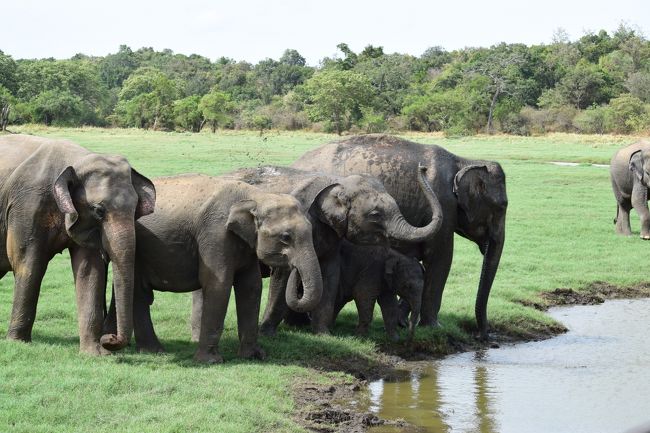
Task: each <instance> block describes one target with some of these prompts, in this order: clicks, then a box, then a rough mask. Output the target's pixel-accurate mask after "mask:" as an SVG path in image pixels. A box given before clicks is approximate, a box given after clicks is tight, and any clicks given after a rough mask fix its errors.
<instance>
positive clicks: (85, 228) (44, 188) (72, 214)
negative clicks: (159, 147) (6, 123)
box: [0, 135, 156, 355]
mask: <svg viewBox="0 0 650 433" xmlns="http://www.w3.org/2000/svg"><path fill="white" fill-rule="evenodd" d="M0 155H2V159H1V160H0V278H2V276H4V275H5V274H6V273H8V272H10V271H13V274H14V277H15V285H14V300H13V308H12V311H11V321H10V324H9V330H8V333H7V338H8V339H12V340H22V341H26V342H28V341H31V334H32V327H33V325H34V319H35V317H36V307H37V303H38V296H39V292H40V287H41V282H42V280H43V276H44V274H45V270H46V268H47V265H48V262H49V261H50V260H51V259H52V257H54V255H55V254H57V253H60V252H61V251H63V250H64V249H66V248H67V249H68V250H69V252H70V258H71V262H72V270H73V273H74V281H75V289H76V298H77V315H78V323H79V343H80V345H79V347H80V352H82V353H88V354H94V355H100V354H108V353H110V352H111V351H116V350H119V349H121V348H123V347H125V346H126V345H127V344H128V343H129V339H130V337H131V333H132V332H133V320H132V317H133V312H132V310H133V267H134V259H135V221H136V220H137V219H138V218H140V217H143V216H145V215H148V214H150V213H152V212H153V210H154V207H155V203H156V190H155V188H154V186H153V184H152V183H151V181H150V180H149V179H147V178H146V177H144V176H142V175H141V174H139V173H138V172H137V171H135V170H134V169H133V168H132V167H131V166H130V165H129V163H128V161H127V160H126V159H125V158H123V157H121V156H112V155H101V154H97V153H93V152H90V151H88V150H86V149H84V148H83V147H80V146H78V145H76V144H74V143H72V142H69V141H64V140H51V139H47V138H39V137H33V136H28V135H7V136H3V137H0ZM109 260H110V261H111V262H112V267H113V281H114V284H115V296H116V309H117V326H116V334H105V335H102V320H103V318H104V314H105V310H106V306H105V304H106V301H105V296H106V295H105V290H106V275H107V262H108V261H109Z"/></svg>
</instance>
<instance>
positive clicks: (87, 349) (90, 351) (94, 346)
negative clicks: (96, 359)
mask: <svg viewBox="0 0 650 433" xmlns="http://www.w3.org/2000/svg"><path fill="white" fill-rule="evenodd" d="M79 353H83V354H84V355H90V356H107V355H112V354H113V352H111V351H110V350H107V349H104V348H103V347H102V345H101V344H99V342H91V343H87V344H85V343H82V344H81V345H80V346H79Z"/></svg>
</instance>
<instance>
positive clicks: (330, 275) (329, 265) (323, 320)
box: [311, 259, 341, 334]
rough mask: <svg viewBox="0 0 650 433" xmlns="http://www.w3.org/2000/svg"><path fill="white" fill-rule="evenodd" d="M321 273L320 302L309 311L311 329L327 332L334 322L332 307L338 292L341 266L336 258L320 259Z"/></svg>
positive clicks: (317, 331)
mask: <svg viewBox="0 0 650 433" xmlns="http://www.w3.org/2000/svg"><path fill="white" fill-rule="evenodd" d="M320 265H321V275H322V277H323V295H322V296H321V300H320V303H319V304H318V306H317V307H316V308H315V309H314V310H313V311H312V312H311V329H312V331H313V332H314V333H316V334H328V333H329V331H330V329H329V328H330V327H331V326H332V325H333V324H334V307H335V306H336V297H337V294H338V287H339V279H340V276H341V266H340V264H339V262H338V259H326V260H322V261H321V264H320Z"/></svg>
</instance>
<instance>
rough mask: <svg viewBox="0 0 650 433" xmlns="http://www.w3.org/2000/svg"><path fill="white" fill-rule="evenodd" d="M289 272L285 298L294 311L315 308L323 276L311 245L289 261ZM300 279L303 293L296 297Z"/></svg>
mask: <svg viewBox="0 0 650 433" xmlns="http://www.w3.org/2000/svg"><path fill="white" fill-rule="evenodd" d="M291 267H292V268H293V269H291V273H290V274H289V280H288V281H287V290H286V293H285V298H286V301H287V305H288V306H289V308H291V309H292V310H294V311H297V312H299V313H306V312H308V311H311V310H313V309H314V308H316V306H317V305H318V303H319V302H320V299H321V296H322V294H323V278H322V277H321V272H320V265H319V263H318V259H317V257H316V253H315V251H314V249H313V246H312V247H311V251H310V252H308V253H307V254H301V255H298V257H297V258H296V259H295V260H293V261H292V263H291ZM300 281H302V287H303V294H302V297H300V298H299V297H298V286H299V282H300Z"/></svg>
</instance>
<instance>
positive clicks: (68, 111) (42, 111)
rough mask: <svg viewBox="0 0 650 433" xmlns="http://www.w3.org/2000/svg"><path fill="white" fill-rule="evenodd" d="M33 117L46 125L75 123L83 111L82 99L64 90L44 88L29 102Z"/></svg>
mask: <svg viewBox="0 0 650 433" xmlns="http://www.w3.org/2000/svg"><path fill="white" fill-rule="evenodd" d="M31 105H32V110H33V112H34V119H35V120H36V121H37V122H43V123H45V124H46V125H52V124H56V125H75V124H78V123H79V118H80V117H81V114H82V113H83V111H84V107H83V101H82V100H81V98H79V97H78V96H76V95H73V94H72V93H71V92H68V91H66V90H61V91H59V90H46V91H45V92H43V93H41V94H39V95H38V96H37V97H36V98H34V100H33V101H32V103H31Z"/></svg>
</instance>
